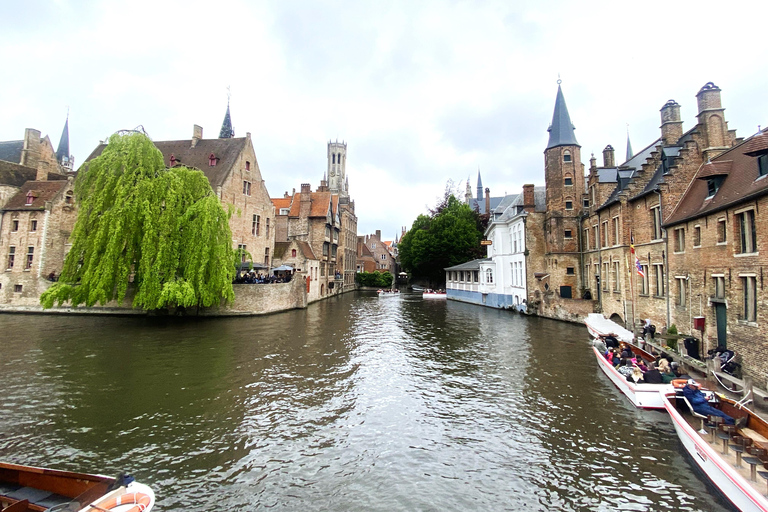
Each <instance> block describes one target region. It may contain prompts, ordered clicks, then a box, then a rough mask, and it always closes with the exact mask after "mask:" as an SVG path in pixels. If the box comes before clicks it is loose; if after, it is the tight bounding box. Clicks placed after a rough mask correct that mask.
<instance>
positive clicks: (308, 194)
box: [299, 183, 312, 219]
mask: <svg viewBox="0 0 768 512" xmlns="http://www.w3.org/2000/svg"><path fill="white" fill-rule="evenodd" d="M299 208H300V209H299V217H301V218H302V219H306V218H307V217H309V212H310V210H311V209H312V189H311V186H310V184H309V183H302V184H301V198H300V204H299Z"/></svg>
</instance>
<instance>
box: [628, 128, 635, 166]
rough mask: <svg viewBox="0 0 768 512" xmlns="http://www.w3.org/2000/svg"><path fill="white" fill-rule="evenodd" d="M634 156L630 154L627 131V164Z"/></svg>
mask: <svg viewBox="0 0 768 512" xmlns="http://www.w3.org/2000/svg"><path fill="white" fill-rule="evenodd" d="M633 156H635V154H634V153H633V152H632V143H631V142H629V130H627V160H626V161H627V162H629V160H630V159H631V158H632V157H633Z"/></svg>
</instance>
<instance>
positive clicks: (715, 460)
mask: <svg viewBox="0 0 768 512" xmlns="http://www.w3.org/2000/svg"><path fill="white" fill-rule="evenodd" d="M662 396H663V398H664V408H665V409H666V410H667V412H669V415H670V417H671V418H672V423H673V424H674V426H675V431H676V432H677V436H678V437H679V438H680V442H681V443H682V444H683V447H684V448H685V451H686V452H688V455H690V458H691V459H693V461H694V462H695V463H696V465H697V466H699V468H700V469H701V470H702V471H703V472H704V474H705V475H706V476H707V477H708V478H709V480H710V481H711V482H712V484H714V486H715V487H716V488H717V490H718V491H719V492H720V493H721V494H722V495H723V496H724V497H725V498H727V499H728V501H730V502H731V503H732V504H733V505H734V506H735V507H736V508H737V509H738V510H741V511H742V512H753V511H760V512H766V511H768V498H766V491H767V490H768V487H767V485H768V484H766V482H768V472H766V471H763V469H764V468H765V467H766V465H765V463H764V461H766V460H768V458H766V455H765V453H766V451H765V449H766V448H768V423H766V421H765V420H763V419H762V418H760V416H758V415H757V414H755V413H754V412H753V411H751V410H749V409H747V408H745V407H743V406H741V405H739V403H738V402H734V401H733V400H730V399H728V398H725V397H719V398H720V409H721V410H722V411H723V412H724V413H726V414H728V415H729V416H731V417H733V418H746V419H747V423H746V425H745V426H744V427H742V428H737V427H734V426H731V427H727V426H726V427H718V426H717V425H714V426H712V425H709V427H708V428H709V430H710V431H713V432H707V431H704V430H702V428H703V426H704V425H705V423H704V422H703V421H702V420H703V417H694V413H693V410H692V409H691V408H690V407H689V406H688V403H687V401H686V400H684V399H683V397H682V392H681V389H678V390H677V392H676V391H674V390H673V391H670V392H666V393H663V394H662ZM727 430H731V431H732V432H731V433H729V432H727ZM713 434H714V435H713ZM745 445H747V446H746V447H745ZM755 448H757V449H758V452H757V453H755V454H752V453H749V451H750V450H754V449H755ZM759 450H762V452H760V451H759Z"/></svg>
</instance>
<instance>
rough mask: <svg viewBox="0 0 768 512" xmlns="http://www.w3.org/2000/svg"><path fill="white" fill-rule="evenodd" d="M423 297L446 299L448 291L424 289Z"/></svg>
mask: <svg viewBox="0 0 768 512" xmlns="http://www.w3.org/2000/svg"><path fill="white" fill-rule="evenodd" d="M421 297H422V298H423V299H445V298H446V293H445V291H442V290H437V291H436V290H424V293H422V294H421Z"/></svg>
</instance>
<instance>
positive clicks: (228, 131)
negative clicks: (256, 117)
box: [219, 87, 235, 139]
mask: <svg viewBox="0 0 768 512" xmlns="http://www.w3.org/2000/svg"><path fill="white" fill-rule="evenodd" d="M229 96H230V93H229V87H227V113H226V114H224V122H223V123H221V131H220V132H219V138H220V139H231V138H232V137H234V136H235V129H234V128H233V127H232V117H230V115H229Z"/></svg>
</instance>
